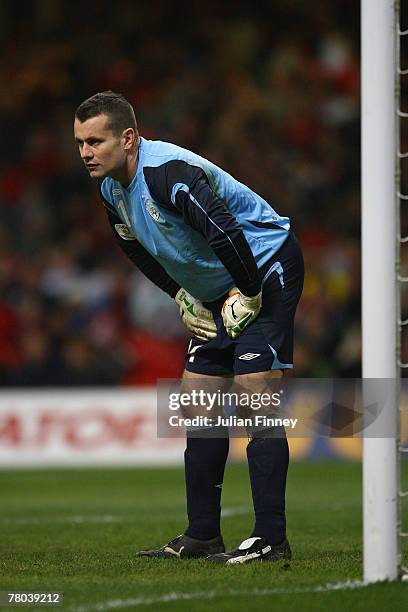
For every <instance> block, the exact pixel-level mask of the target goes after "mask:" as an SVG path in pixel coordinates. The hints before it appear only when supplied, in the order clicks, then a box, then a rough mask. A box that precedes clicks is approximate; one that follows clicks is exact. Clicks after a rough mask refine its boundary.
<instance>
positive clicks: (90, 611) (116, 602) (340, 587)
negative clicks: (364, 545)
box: [68, 580, 368, 612]
mask: <svg viewBox="0 0 408 612" xmlns="http://www.w3.org/2000/svg"><path fill="white" fill-rule="evenodd" d="M366 586H368V585H367V584H366V583H364V582H362V581H361V580H347V581H346V582H334V583H330V582H329V583H327V584H318V585H316V586H310V587H293V588H291V589H282V588H276V589H253V590H238V589H237V590H235V589H231V590H223V591H219V590H218V591H217V590H211V591H195V592H193V593H181V592H180V593H177V592H174V591H173V592H171V593H165V594H164V595H159V596H158V597H144V596H143V595H141V596H140V597H131V598H129V599H112V600H111V601H106V602H102V603H98V604H91V605H82V606H72V607H70V608H68V610H69V612H105V610H117V609H119V608H126V607H129V606H132V607H133V606H149V605H153V604H158V603H167V602H170V601H183V600H191V599H215V598H216V597H246V596H247V597H266V596H268V595H295V594H297V593H326V592H329V591H345V590H354V589H361V588H364V587H366Z"/></svg>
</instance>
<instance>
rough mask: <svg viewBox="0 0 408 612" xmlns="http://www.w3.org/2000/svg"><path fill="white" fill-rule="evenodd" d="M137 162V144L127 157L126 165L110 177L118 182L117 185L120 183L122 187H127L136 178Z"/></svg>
mask: <svg viewBox="0 0 408 612" xmlns="http://www.w3.org/2000/svg"><path fill="white" fill-rule="evenodd" d="M138 161H139V143H138V144H137V146H136V148H135V150H134V151H133V152H132V154H131V155H129V157H128V158H127V160H126V165H125V166H124V167H123V169H122V170H121V171H120V172H118V173H117V174H116V173H115V176H112V178H113V179H115V181H119V183H121V184H122V185H123V187H125V188H126V187H129V185H130V183H131V182H132V181H133V179H134V178H135V176H136V172H137V164H138Z"/></svg>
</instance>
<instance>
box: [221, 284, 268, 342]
mask: <svg viewBox="0 0 408 612" xmlns="http://www.w3.org/2000/svg"><path fill="white" fill-rule="evenodd" d="M261 306H262V293H258V295H255V296H253V297H247V296H246V295H243V294H242V293H241V292H240V291H239V289H237V288H236V287H234V288H233V289H231V291H230V292H229V298H227V299H226V300H225V302H224V304H223V306H222V310H221V314H222V319H223V321H224V326H225V329H226V330H227V334H228V335H229V336H231V338H237V337H238V336H239V335H240V333H241V332H242V331H243V330H244V329H245V328H246V327H248V325H249V324H250V323H252V321H254V320H255V319H256V317H257V316H258V315H259V311H260V310H261Z"/></svg>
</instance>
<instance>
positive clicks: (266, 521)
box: [247, 432, 289, 545]
mask: <svg viewBox="0 0 408 612" xmlns="http://www.w3.org/2000/svg"><path fill="white" fill-rule="evenodd" d="M258 435H259V437H258V436H257V437H254V438H253V439H252V440H251V441H250V442H249V444H248V446H247V457H248V467H249V476H250V479H251V488H252V499H253V503H254V510H255V527H254V529H253V532H252V537H254V536H260V537H264V538H266V540H267V541H268V543H269V544H271V545H276V544H280V543H281V542H282V541H283V540H284V538H285V537H286V519H285V488H286V475H287V472H288V465H289V447H288V441H287V439H286V436H285V434H284V432H281V434H280V435H283V436H284V437H268V435H267V432H260V434H258ZM269 435H271V434H270V433H269ZM261 436H262V437H261Z"/></svg>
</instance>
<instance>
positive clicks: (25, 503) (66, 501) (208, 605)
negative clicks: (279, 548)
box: [0, 461, 408, 612]
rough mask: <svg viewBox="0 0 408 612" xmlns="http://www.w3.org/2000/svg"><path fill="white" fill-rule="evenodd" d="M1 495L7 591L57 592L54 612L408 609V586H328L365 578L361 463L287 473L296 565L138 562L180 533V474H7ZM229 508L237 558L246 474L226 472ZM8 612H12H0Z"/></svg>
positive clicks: (2, 570)
mask: <svg viewBox="0 0 408 612" xmlns="http://www.w3.org/2000/svg"><path fill="white" fill-rule="evenodd" d="M0 491H1V496H0V499H1V504H0V538H1V539H0V549H1V555H0V590H16V591H23V590H36V591H42V592H43V591H54V590H58V591H62V592H63V593H64V604H63V606H62V607H59V608H57V609H64V610H70V611H72V612H74V611H78V612H79V611H82V612H88V611H89V612H91V611H95V612H97V611H103V610H150V611H152V612H153V611H154V612H155V611H156V610H164V611H166V610H171V611H177V612H179V611H187V610H188V611H193V612H196V611H197V612H201V611H204V610H206V611H207V610H217V612H218V611H224V610H234V611H235V610H238V611H241V610H245V611H248V612H252V611H257V610H262V611H264V610H285V611H292V610H293V611H295V610H296V611H297V612H299V611H302V612H303V611H305V610H306V611H308V610H310V611H316V610H330V611H331V612H333V611H337V610H338V611H342V612H343V611H344V610H353V611H359V610H367V611H369V610H374V609H375V610H376V611H377V612H378V611H381V610H390V609H404V608H405V609H408V583H399V582H398V583H386V584H378V585H374V586H370V587H361V586H360V587H358V588H354V589H350V588H349V589H347V588H346V589H344V588H342V589H339V590H337V589H335V588H334V587H333V586H327V585H328V584H329V585H333V584H334V583H339V582H346V581H358V580H361V578H362V552H361V548H362V509H361V466H360V465H359V464H357V463H346V462H344V463H342V462H334V461H333V462H330V461H327V462H299V463H293V464H292V465H291V466H290V472H289V481H288V498H287V516H288V536H289V539H290V542H291V544H292V548H293V554H294V558H293V561H292V562H291V563H290V564H289V565H288V564H286V565H285V564H283V563H282V564H271V563H263V564H261V563H253V564H252V565H245V566H234V567H224V566H222V567H220V566H213V565H210V564H208V563H207V562H206V561H205V560H201V559H200V560H194V561H188V560H177V559H174V560H169V561H167V560H161V561H154V560H146V559H136V558H134V556H133V553H134V551H135V550H137V549H140V548H144V547H150V546H156V545H162V544H164V543H165V542H166V541H168V540H169V539H171V538H173V537H174V536H176V535H178V534H179V533H181V532H182V531H183V529H184V527H185V507H184V479H183V471H182V468H181V467H180V468H168V469H158V468H155V469H153V468H151V469H137V468H135V469H112V468H99V469H92V470H90V469H89V470H88V469H77V470H71V469H70V470H68V469H62V470H33V471H20V470H14V471H13V470H7V471H1V472H0ZM223 507H224V508H225V516H224V517H223V535H224V539H225V542H226V545H227V546H228V547H233V546H235V545H237V544H238V543H239V541H240V540H241V539H243V538H244V537H247V536H248V535H249V534H250V530H251V527H252V514H251V501H250V490H249V482H248V476H247V468H246V465H243V464H239V463H238V464H230V465H228V467H227V473H226V478H225V485H224V492H223ZM405 510H406V514H408V508H406V509H405ZM8 609H10V610H16V608H15V607H13V608H8V607H2V608H0V610H8ZM25 609H27V606H26V607H25ZM30 609H34V607H31V608H30ZM35 609H46V608H44V607H43V608H39V607H37V608H35ZM48 609H49V608H48Z"/></svg>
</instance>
